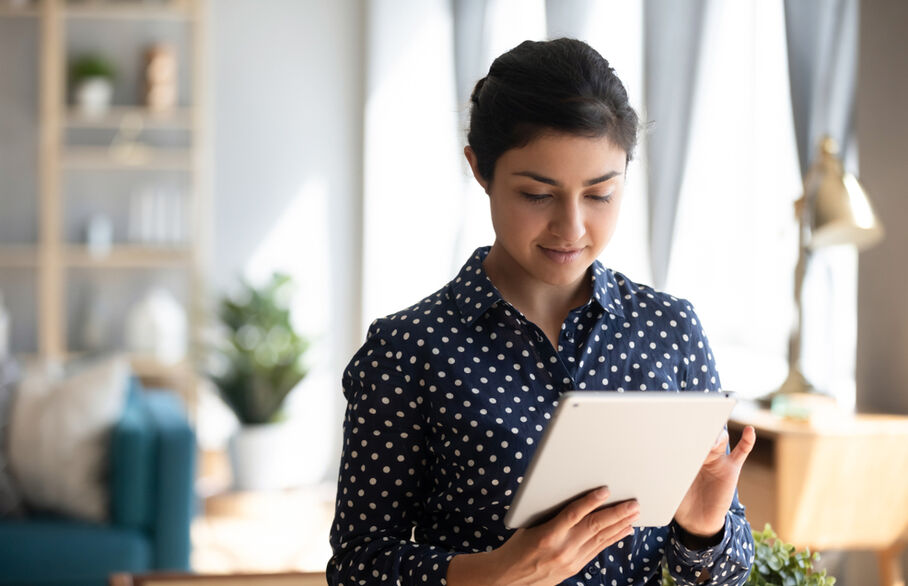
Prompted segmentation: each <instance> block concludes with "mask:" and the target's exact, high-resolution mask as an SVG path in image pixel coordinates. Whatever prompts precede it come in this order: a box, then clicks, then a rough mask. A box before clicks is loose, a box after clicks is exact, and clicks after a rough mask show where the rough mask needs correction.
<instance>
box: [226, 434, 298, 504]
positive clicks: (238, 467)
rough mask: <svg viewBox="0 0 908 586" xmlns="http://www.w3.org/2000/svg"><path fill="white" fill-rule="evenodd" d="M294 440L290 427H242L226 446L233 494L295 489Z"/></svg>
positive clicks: (296, 466)
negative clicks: (234, 491)
mask: <svg viewBox="0 0 908 586" xmlns="http://www.w3.org/2000/svg"><path fill="white" fill-rule="evenodd" d="M296 443H297V442H296V437H295V435H294V433H293V429H292V427H291V426H290V424H289V423H286V422H278V423H265V424H261V425H244V426H242V427H240V428H239V429H238V430H237V431H236V432H235V433H234V434H233V435H232V436H231V437H230V440H229V443H228V450H229V453H230V465H231V467H232V469H233V484H234V488H235V489H236V490H276V489H282V488H288V487H291V486H295V485H298V484H299V483H300V480H299V478H298V477H299V470H300V469H301V463H300V462H295V461H294V451H295V450H294V448H295V447H296Z"/></svg>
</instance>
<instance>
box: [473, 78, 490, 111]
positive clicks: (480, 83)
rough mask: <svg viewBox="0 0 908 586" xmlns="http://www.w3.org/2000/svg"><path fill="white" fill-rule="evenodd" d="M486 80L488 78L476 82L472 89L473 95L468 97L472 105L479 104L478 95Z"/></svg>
mask: <svg viewBox="0 0 908 586" xmlns="http://www.w3.org/2000/svg"><path fill="white" fill-rule="evenodd" d="M488 78H489V77H488V76H486V77H483V78H482V79H480V80H479V81H477V82H476V85H475V86H474V87H473V94H472V95H471V96H470V101H471V102H473V103H474V104H478V103H479V93H480V92H481V91H482V86H484V85H485V83H486V80H487V79H488Z"/></svg>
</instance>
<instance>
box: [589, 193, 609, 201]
mask: <svg viewBox="0 0 908 586" xmlns="http://www.w3.org/2000/svg"><path fill="white" fill-rule="evenodd" d="M589 197H590V198H591V199H592V200H593V201H598V202H602V203H608V202H610V201H612V194H611V193H609V194H607V195H590V196H589Z"/></svg>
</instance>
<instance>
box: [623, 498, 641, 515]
mask: <svg viewBox="0 0 908 586" xmlns="http://www.w3.org/2000/svg"><path fill="white" fill-rule="evenodd" d="M624 510H625V511H626V512H627V513H636V512H638V511H639V510H640V505H639V503H637V501H628V502H626V503H624Z"/></svg>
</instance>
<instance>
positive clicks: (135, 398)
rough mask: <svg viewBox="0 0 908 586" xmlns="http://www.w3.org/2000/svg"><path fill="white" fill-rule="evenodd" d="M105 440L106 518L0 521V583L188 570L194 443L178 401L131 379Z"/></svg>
mask: <svg viewBox="0 0 908 586" xmlns="http://www.w3.org/2000/svg"><path fill="white" fill-rule="evenodd" d="M109 441H110V444H109V447H110V449H109V468H108V474H107V476H106V478H107V482H108V488H109V494H110V515H109V518H110V521H109V522H108V523H105V524H98V523H89V522H85V521H79V520H75V519H69V518H65V517H61V516H59V515H54V514H46V513H32V514H29V515H28V516H27V517H26V518H24V519H10V518H3V519H0V585H11V584H16V585H23V586H25V585H31V584H42V585H50V584H54V585H61V586H105V585H106V584H107V583H108V576H109V575H110V574H111V573H113V572H142V571H151V570H188V569H189V553H190V536H189V527H190V522H191V519H192V515H193V511H194V508H195V499H194V491H193V484H194V479H195V457H196V441H195V434H194V432H193V430H192V428H191V427H190V425H189V423H188V421H187V418H186V415H185V410H184V408H183V404H182V402H181V401H180V399H179V398H178V397H177V396H176V395H175V394H173V393H171V392H169V391H160V390H145V389H143V388H142V387H141V385H140V384H139V382H138V381H137V380H136V379H135V378H133V379H131V381H130V388H129V390H128V393H127V397H126V401H125V406H124V408H123V412H122V415H121V416H120V417H119V419H118V421H117V423H116V425H115V427H114V429H113V430H112V432H111V434H110V440H109Z"/></svg>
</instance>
